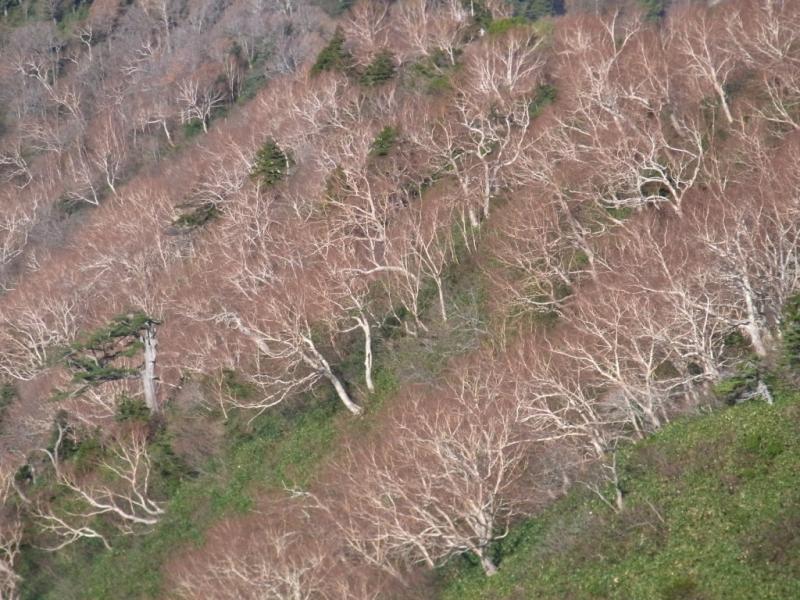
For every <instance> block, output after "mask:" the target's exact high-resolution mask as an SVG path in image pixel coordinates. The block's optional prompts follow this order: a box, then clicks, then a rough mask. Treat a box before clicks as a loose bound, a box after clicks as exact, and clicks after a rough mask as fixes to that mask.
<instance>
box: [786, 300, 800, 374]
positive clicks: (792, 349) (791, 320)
mask: <svg viewBox="0 0 800 600" xmlns="http://www.w3.org/2000/svg"><path fill="white" fill-rule="evenodd" d="M783 348H784V359H785V361H786V362H787V363H788V365H789V367H791V368H792V369H798V368H800V295H796V296H792V297H791V298H790V299H789V300H788V302H787V303H786V307H785V308H784V310H783Z"/></svg>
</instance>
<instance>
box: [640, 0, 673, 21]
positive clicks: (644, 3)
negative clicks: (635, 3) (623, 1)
mask: <svg viewBox="0 0 800 600" xmlns="http://www.w3.org/2000/svg"><path fill="white" fill-rule="evenodd" d="M639 6H641V7H642V10H643V11H644V14H645V18H646V19H649V20H655V19H660V18H661V17H663V16H664V14H665V13H666V8H667V3H666V0H639Z"/></svg>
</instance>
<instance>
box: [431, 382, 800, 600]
mask: <svg viewBox="0 0 800 600" xmlns="http://www.w3.org/2000/svg"><path fill="white" fill-rule="evenodd" d="M620 460H621V464H622V473H623V477H622V481H621V487H622V488H623V490H624V491H625V503H626V506H625V509H624V510H623V511H622V512H621V513H620V514H615V513H612V512H611V511H610V510H609V509H608V508H606V507H604V506H603V505H602V504H601V503H600V502H599V501H598V500H596V499H595V498H593V497H592V496H591V495H590V494H589V493H588V492H586V491H584V490H580V489H576V490H575V491H573V492H572V493H570V494H569V495H568V496H567V497H566V498H564V499H562V500H561V501H559V502H557V503H556V504H555V505H553V506H552V507H550V508H549V509H548V510H546V511H545V512H544V513H543V514H541V515H540V516H538V517H536V518H533V519H530V520H528V521H526V522H524V523H522V524H520V525H519V526H518V527H517V528H516V530H515V531H514V532H513V533H512V534H511V535H510V536H509V538H507V539H506V540H505V541H504V542H503V543H502V544H501V545H500V546H499V547H498V554H499V555H500V556H501V559H502V562H501V566H500V570H499V573H498V574H497V575H496V576H495V577H493V578H491V579H486V578H485V577H483V576H482V574H481V573H480V569H479V568H478V567H476V566H474V565H470V564H467V563H466V562H464V561H462V562H460V563H456V564H454V565H453V566H451V567H449V568H447V569H444V570H443V571H442V572H441V578H440V581H441V589H440V598H441V599H442V600H451V599H458V600H474V599H490V598H491V599H493V600H500V599H512V598H537V599H541V600H545V599H549V598H552V599H554V600H555V599H559V600H561V599H563V598H570V599H573V600H580V599H584V598H585V599H587V600H588V599H597V598H604V599H615V598H616V599H631V598H652V599H666V600H677V599H690V598H694V599H704V600H715V599H720V600H722V599H724V600H750V599H752V598H759V599H763V600H768V599H774V600H779V599H780V600H783V599H787V598H798V597H800V527H798V526H797V524H800V485H798V484H800V394H797V393H795V394H793V395H789V396H783V397H781V398H780V399H779V400H778V401H777V402H776V403H775V404H774V405H771V406H770V405H767V404H765V403H763V402H748V403H745V404H741V405H739V406H735V407H731V408H727V409H724V410H720V411H718V412H715V413H711V414H708V415H704V416H700V417H693V418H686V419H684V420H681V421H679V422H676V423H673V424H672V425H669V426H667V427H666V428H664V429H663V430H662V431H660V432H658V433H656V434H654V435H653V436H652V437H650V438H648V439H647V440H644V441H643V442H640V443H638V444H636V445H634V446H631V447H629V448H627V449H626V450H624V451H623V452H622V453H621V457H620ZM792 524H794V526H792Z"/></svg>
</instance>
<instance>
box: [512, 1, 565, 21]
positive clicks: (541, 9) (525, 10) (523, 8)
mask: <svg viewBox="0 0 800 600" xmlns="http://www.w3.org/2000/svg"><path fill="white" fill-rule="evenodd" d="M512 1H513V4H514V16H517V17H525V18H526V19H530V20H531V21H535V20H536V19H541V18H542V17H550V16H552V15H563V14H564V0H512Z"/></svg>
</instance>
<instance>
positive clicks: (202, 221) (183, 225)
mask: <svg viewBox="0 0 800 600" xmlns="http://www.w3.org/2000/svg"><path fill="white" fill-rule="evenodd" d="M218 216H219V209H218V208H217V205H216V204H214V203H213V202H204V203H203V204H201V205H200V206H197V207H194V208H191V209H190V210H188V211H187V212H185V213H183V214H182V215H180V216H179V217H178V218H177V219H175V220H174V221H173V222H172V226H173V227H175V228H177V229H183V230H191V229H198V228H199V227H203V226H204V225H206V224H207V223H208V222H209V221H213V220H214V219H216V218H217V217H218Z"/></svg>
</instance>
